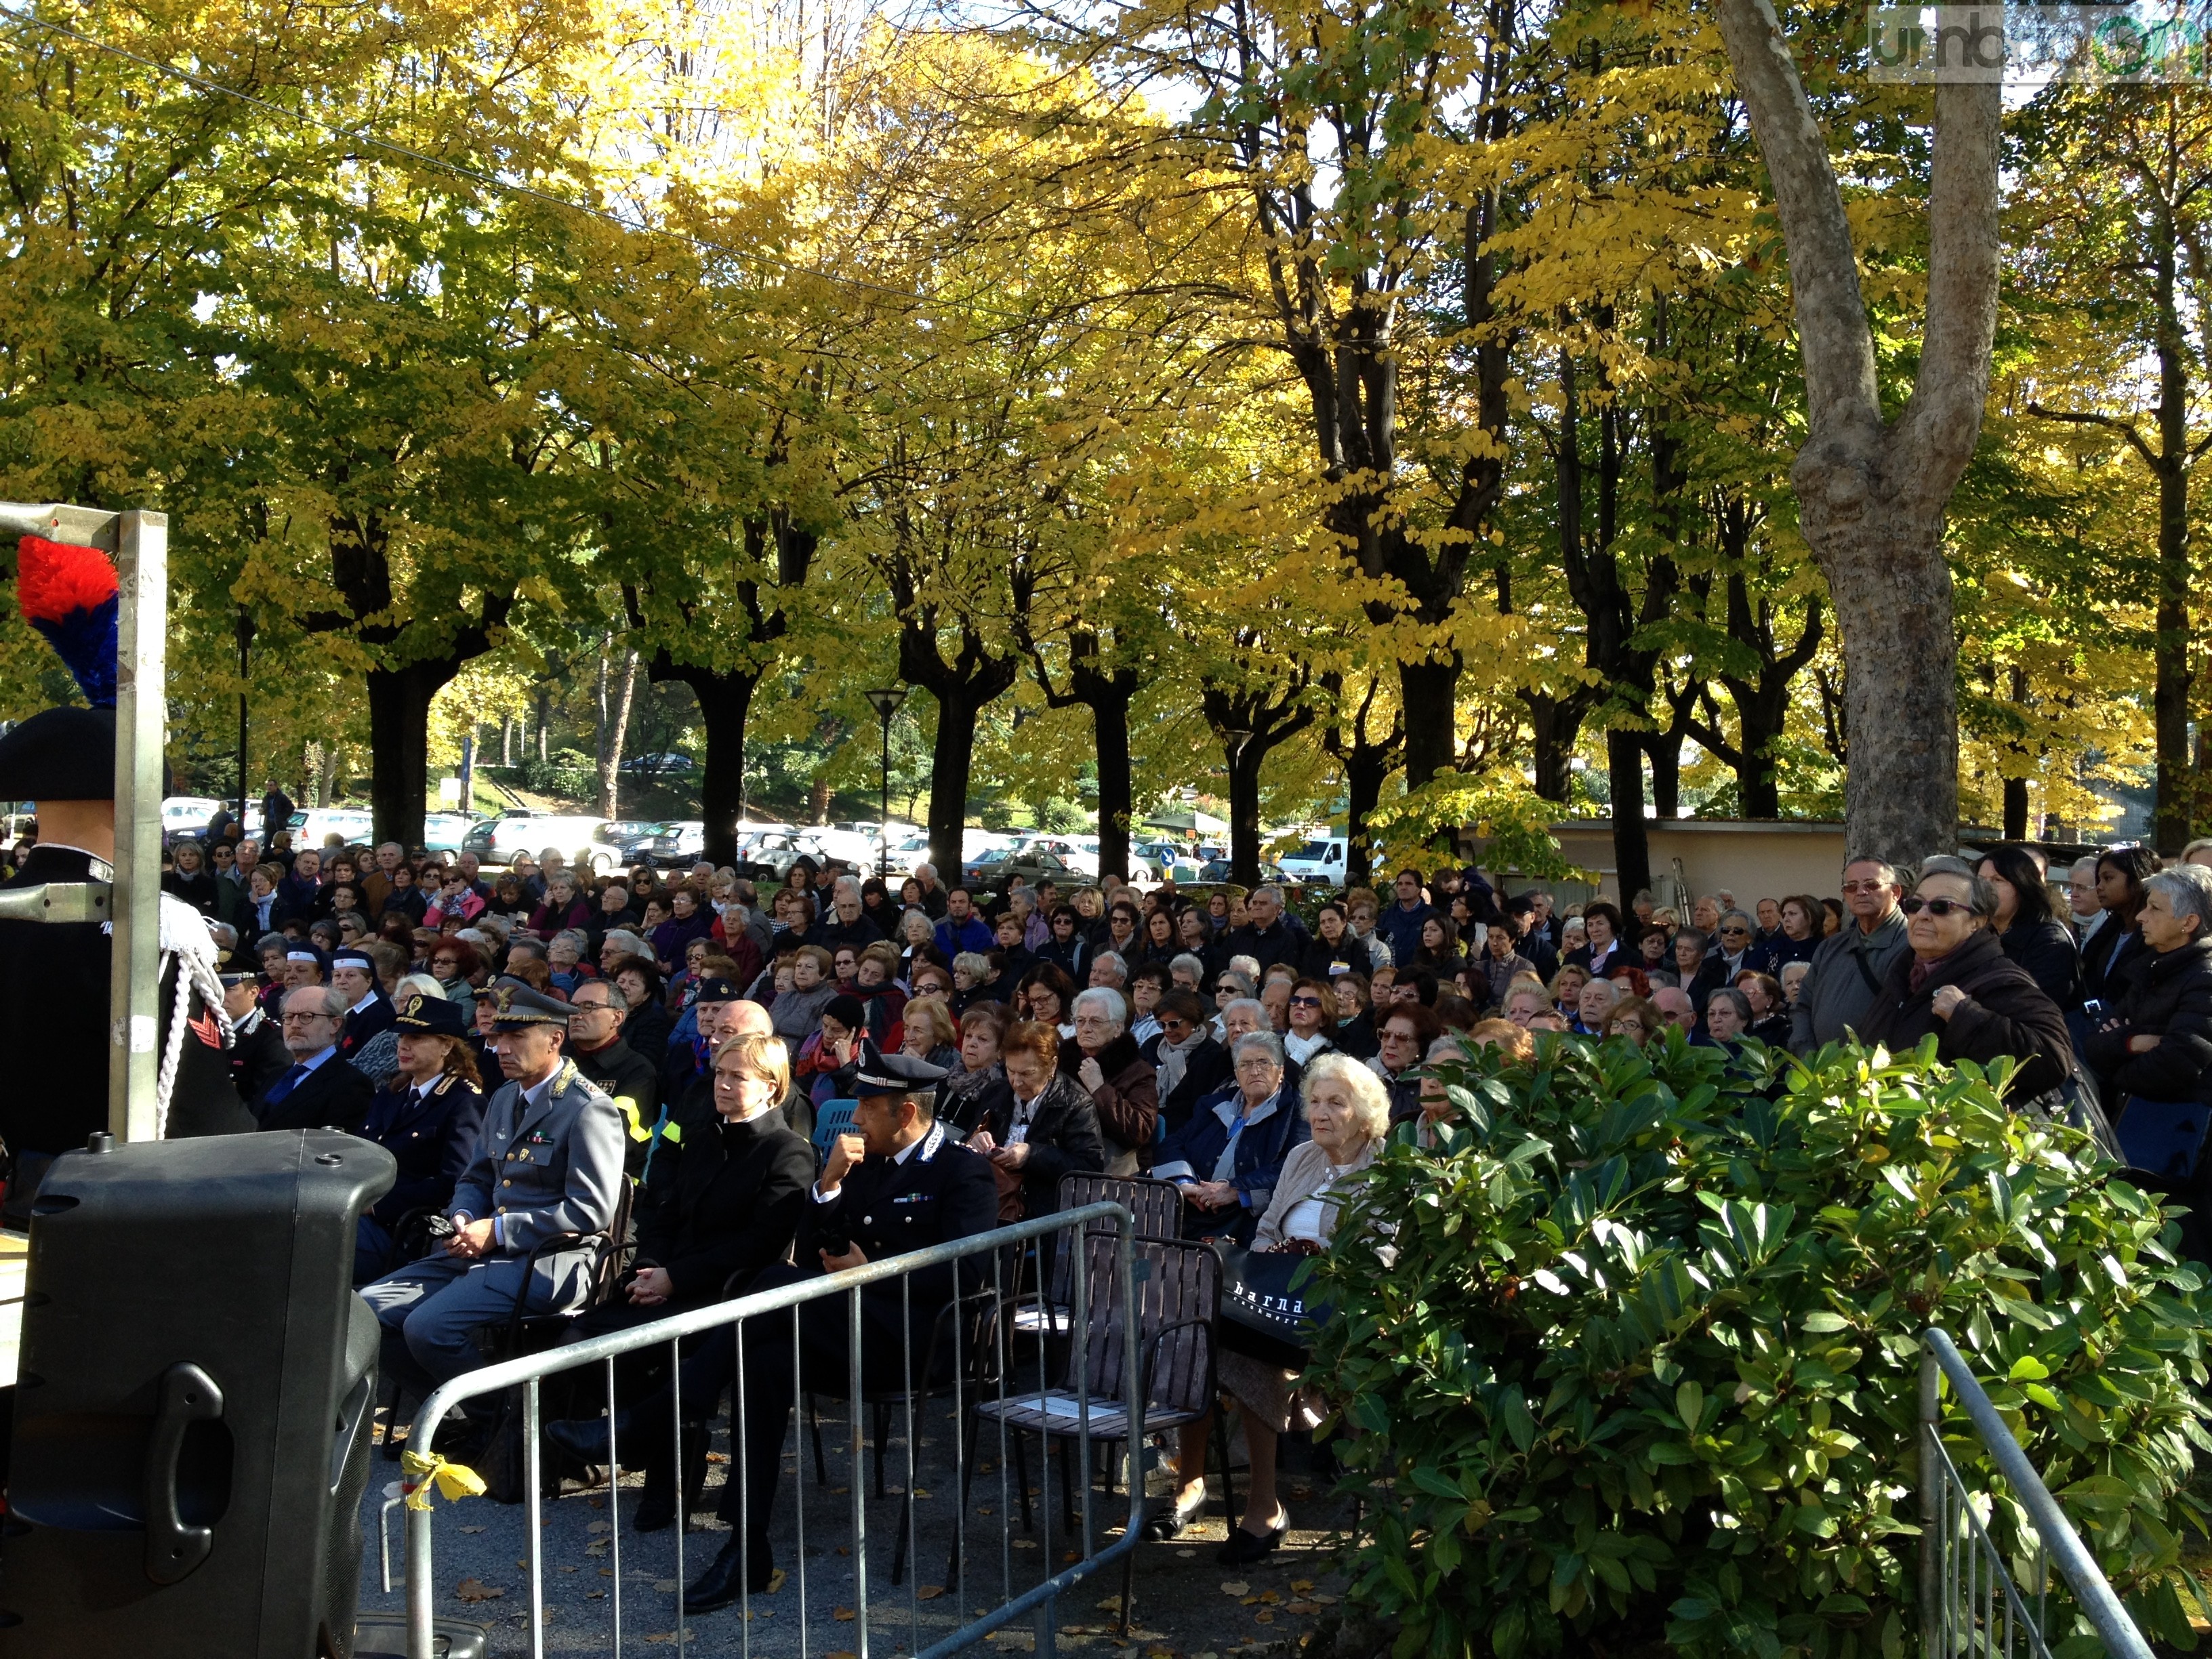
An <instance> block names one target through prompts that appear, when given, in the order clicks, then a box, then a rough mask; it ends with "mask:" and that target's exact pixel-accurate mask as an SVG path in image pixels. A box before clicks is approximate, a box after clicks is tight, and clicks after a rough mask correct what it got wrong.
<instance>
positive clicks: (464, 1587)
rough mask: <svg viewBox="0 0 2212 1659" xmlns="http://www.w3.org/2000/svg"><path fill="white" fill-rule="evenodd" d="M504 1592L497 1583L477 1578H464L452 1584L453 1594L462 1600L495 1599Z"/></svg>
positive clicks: (504, 1593)
mask: <svg viewBox="0 0 2212 1659" xmlns="http://www.w3.org/2000/svg"><path fill="white" fill-rule="evenodd" d="M506 1594H507V1592H506V1591H505V1590H504V1589H501V1588H500V1587H499V1586H498V1585H496V1584H487V1583H483V1580H481V1579H477V1578H464V1579H462V1580H461V1582H460V1583H458V1584H456V1585H454V1586H453V1595H455V1596H456V1597H457V1598H458V1599H459V1600H461V1601H498V1600H499V1599H500V1597H501V1596H502V1595H506Z"/></svg>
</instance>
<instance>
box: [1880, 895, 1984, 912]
mask: <svg viewBox="0 0 2212 1659" xmlns="http://www.w3.org/2000/svg"><path fill="white" fill-rule="evenodd" d="M1897 908H1899V909H1900V910H1902V911H1904V912H1905V915H1908V916H1917V915H1919V914H1920V913H1921V912H1922V911H1923V910H1925V911H1926V912H1927V913H1928V914H1929V915H1931V916H1936V917H1942V916H1948V915H1951V914H1952V912H1954V911H1955V910H1965V911H1971V910H1972V909H1973V908H1974V907H1973V906H1972V905H1971V904H1969V903H1967V902H1966V900H1964V899H1937V898H1931V899H1924V898H1918V897H1914V898H1909V899H1905V900H1902V901H1901V902H1899V904H1898V907H1897Z"/></svg>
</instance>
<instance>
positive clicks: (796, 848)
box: [737, 829, 823, 882]
mask: <svg viewBox="0 0 2212 1659" xmlns="http://www.w3.org/2000/svg"><path fill="white" fill-rule="evenodd" d="M822 857H823V853H822V848H820V847H819V846H818V845H817V844H816V842H815V841H814V839H813V837H812V836H811V834H809V833H806V832H803V831H798V830H781V829H772V830H766V831H763V833H762V834H760V835H758V836H756V837H755V838H754V839H753V842H752V844H751V845H750V846H749V847H745V848H740V849H739V851H738V864H737V870H738V874H739V875H741V876H745V877H749V878H751V879H752V880H754V881H760V880H763V879H769V880H774V881H777V882H781V880H782V879H783V878H785V877H786V876H787V875H789V874H790V873H791V866H793V865H794V864H796V863H798V862H799V860H800V859H802V858H811V859H812V860H814V861H815V862H816V863H817V864H819V863H820V862H821V861H822Z"/></svg>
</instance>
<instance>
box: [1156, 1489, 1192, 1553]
mask: <svg viewBox="0 0 2212 1659" xmlns="http://www.w3.org/2000/svg"><path fill="white" fill-rule="evenodd" d="M1205 1512H1206V1494H1205V1493H1204V1492H1200V1493H1199V1495H1198V1496H1197V1497H1196V1498H1193V1499H1191V1501H1190V1503H1189V1504H1188V1507H1186V1506H1185V1505H1184V1504H1181V1503H1178V1504H1176V1506H1175V1508H1174V1509H1173V1510H1171V1511H1170V1512H1169V1513H1168V1514H1166V1515H1156V1516H1153V1517H1152V1519H1151V1520H1149V1521H1147V1522H1145V1536H1146V1538H1148V1539H1150V1540H1151V1541H1152V1542H1153V1543H1155V1544H1164V1543H1165V1542H1166V1541H1168V1540H1169V1539H1170V1538H1180V1537H1182V1534H1183V1531H1184V1529H1185V1528H1188V1526H1189V1525H1190V1523H1191V1522H1194V1521H1195V1520H1197V1519H1198V1517H1199V1516H1200V1515H1202V1514H1204V1513H1205Z"/></svg>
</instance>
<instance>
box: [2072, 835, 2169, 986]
mask: <svg viewBox="0 0 2212 1659" xmlns="http://www.w3.org/2000/svg"><path fill="white" fill-rule="evenodd" d="M2158 868H2159V861H2158V854H2155V853H2154V852H2152V851H2151V850H2150V848H2148V847H2113V848H2107V849H2106V851H2104V852H2102V853H2100V854H2098V855H2097V902H2099V903H2100V904H2101V905H2103V906H2104V907H2105V909H2106V912H2107V913H2108V914H2110V915H2111V916H2112V924H2111V925H2110V926H2108V927H2100V928H2099V929H2098V930H2097V936H2096V937H2095V938H2094V939H2091V940H2090V941H2089V948H2088V949H2087V950H2086V951H2082V953H2081V997H2082V1000H2083V1002H2084V1003H2085V1004H2087V1003H2090V1002H2095V1003H2099V1004H2101V1005H2102V1006H2101V1009H2100V1010H2093V1011H2092V1018H2090V1019H2089V1021H2088V1024H2089V1026H2090V1027H2091V1028H2092V1029H2093V1028H2094V1027H2095V1026H2097V1025H2098V1024H2100V1023H2101V1021H2102V1020H2104V1019H2109V1018H2112V1015H2113V1014H2115V1013H2117V1012H2118V1011H2119V1010H2120V1008H2121V1007H2122V1006H2124V1004H2125V1003H2126V1001H2127V1000H2128V993H2129V992H2130V990H2132V989H2133V988H2134V987H2135V984H2136V981H2137V980H2138V979H2140V978H2141V977H2142V971H2143V969H2145V968H2147V967H2148V966H2149V963H2150V954H2151V951H2150V946H2149V945H2146V944H2144V943H2143V936H2142V932H2141V930H2140V929H2138V928H2137V927H2136V917H2137V916H2139V915H2142V907H2143V896H2144V893H2145V888H2144V886H2143V884H2144V883H2145V882H2147V881H2148V880H2149V879H2150V878H2151V877H2153V876H2154V875H2156V874H2157V873H2158Z"/></svg>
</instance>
